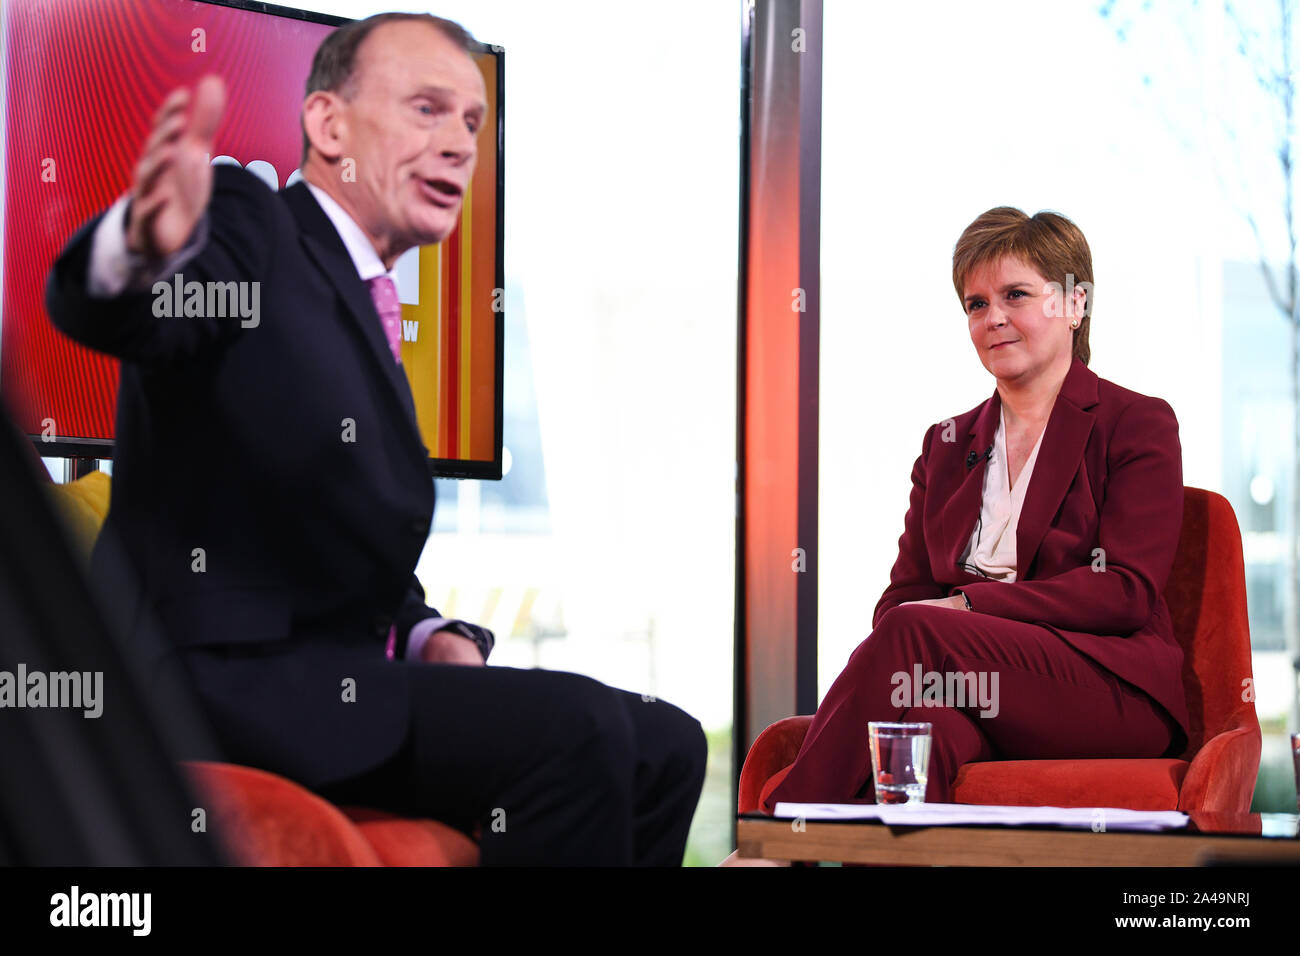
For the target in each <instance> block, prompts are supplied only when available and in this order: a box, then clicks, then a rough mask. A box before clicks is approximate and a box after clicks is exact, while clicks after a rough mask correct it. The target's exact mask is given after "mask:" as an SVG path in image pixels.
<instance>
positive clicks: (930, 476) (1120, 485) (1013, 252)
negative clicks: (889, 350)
mask: <svg viewBox="0 0 1300 956" xmlns="http://www.w3.org/2000/svg"><path fill="white" fill-rule="evenodd" d="M953 284H954V286H955V287H956V290H957V295H958V297H959V298H960V300H961V302H962V306H963V308H964V309H965V311H966V315H967V324H968V327H969V333H970V338H971V344H972V345H973V346H974V348H975V354H976V355H978V356H979V360H980V361H981V362H982V363H983V364H984V367H985V368H986V369H988V371H989V372H990V373H991V374H992V375H993V376H994V377H995V378H996V379H997V388H996V390H995V391H994V393H993V395H992V397H991V398H989V399H988V400H987V401H985V402H983V403H982V404H980V405H979V406H977V407H975V408H973V409H971V410H970V411H968V412H966V413H965V414H962V415H958V416H956V417H955V418H951V419H947V420H945V421H942V422H939V423H937V424H935V425H932V426H930V428H929V429H928V430H927V431H926V433H925V440H924V442H923V443H922V447H921V455H920V457H919V458H918V459H917V460H916V464H915V465H914V466H913V468H912V493H911V501H910V504H909V507H908V510H907V516H906V518H905V522H904V523H905V527H904V531H903V535H902V537H901V538H900V539H899V543H898V559H897V560H896V561H895V563H894V567H893V570H892V572H891V573H890V582H889V587H887V588H886V589H885V592H884V594H883V595H882V597H881V598H880V602H879V603H878V604H877V605H876V608H875V614H874V615H873V618H872V631H871V634H870V635H869V636H868V637H867V639H866V640H865V641H863V642H862V644H860V645H859V646H858V648H857V649H856V650H855V651H854V652H853V654H852V656H850V658H849V662H848V664H847V666H846V667H845V668H844V671H843V673H841V674H840V676H839V678H838V679H837V680H836V681H835V683H834V685H832V687H831V689H830V691H829V692H828V693H827V694H826V698H825V700H823V701H822V704H821V706H820V707H819V708H818V710H817V714H816V716H815V717H814V719H813V722H812V725H811V727H810V728H809V731H808V735H807V737H806V738H805V739H804V742H803V746H802V747H801V748H800V750H799V755H798V757H797V758H796V760H795V762H794V765H793V766H792V767H791V768H790V770H789V772H788V773H787V774H786V776H785V777H784V779H781V780H780V781H779V782H778V783H777V784H776V785H775V787H772V785H771V784H769V787H770V788H771V790H770V792H769V793H767V794H766V795H765V797H764V800H763V806H764V809H766V810H767V811H768V812H771V811H772V810H773V809H774V807H775V805H776V803H777V802H778V801H795V802H826V801H831V802H833V801H840V800H847V799H853V798H855V797H865V798H868V799H874V792H873V789H872V780H871V758H870V754H869V752H868V748H867V722H868V721H871V720H886V721H928V722H929V723H930V724H931V725H932V726H933V742H932V747H931V755H930V769H929V780H928V783H927V786H926V800H927V801H929V802H937V803H949V802H952V788H953V783H954V780H955V778H956V775H957V771H958V769H959V768H960V767H961V765H962V764H964V763H968V762H970V761H977V760H996V759H1009V760H1011V759H1033V758H1047V757H1054V758H1070V757H1078V758H1089V757H1159V756H1162V755H1166V754H1171V755H1172V754H1178V753H1180V752H1181V751H1182V750H1183V748H1184V747H1185V746H1186V736H1185V735H1186V733H1187V723H1188V721H1187V706H1186V702H1185V700H1184V697H1183V685H1182V679H1181V665H1182V651H1181V649H1180V648H1179V646H1178V644H1177V643H1176V641H1175V640H1174V636H1173V629H1172V626H1171V623H1170V618H1169V609H1168V608H1167V607H1166V605H1165V601H1164V598H1163V596H1162V593H1163V591H1164V587H1165V582H1166V580H1167V579H1168V576H1169V570H1170V567H1171V566H1172V564H1173V560H1174V552H1175V549H1176V548H1177V546H1178V538H1179V533H1180V529H1181V526H1182V517H1183V478H1182V451H1181V446H1180V444H1179V440H1178V421H1177V419H1176V418H1175V417H1174V413H1173V410H1172V409H1171V408H1170V407H1169V405H1168V403H1166V402H1165V401H1163V400H1162V399H1159V398H1152V397H1148V396H1146V395H1141V394H1138V393H1137V392H1133V391H1130V390H1128V389H1126V388H1122V387H1120V386H1119V385H1116V384H1114V383H1113V382H1108V381H1106V380H1105V379H1102V378H1098V377H1097V375H1096V374H1095V373H1093V372H1092V371H1090V370H1089V369H1088V359H1089V349H1088V330H1089V325H1090V322H1091V311H1092V310H1091V306H1092V255H1091V253H1090V251H1089V249H1088V244H1087V241H1086V240H1085V239H1084V237H1083V234H1082V233H1081V232H1080V231H1079V229H1078V227H1076V226H1075V225H1074V223H1072V222H1070V221H1069V220H1068V219H1065V218H1064V217H1062V216H1058V215H1056V214H1054V213H1050V212H1040V213H1038V214H1037V215H1035V216H1033V217H1029V216H1026V215H1025V214H1024V213H1023V212H1021V211H1020V210H1018V209H1011V208H1009V207H999V208H997V209H991V210H989V211H988V212H986V213H984V214H983V215H981V216H980V217H979V218H978V219H976V220H975V221H974V222H973V223H971V224H970V226H968V227H967V228H966V231H965V232H964V233H962V236H961V238H960V239H959V240H958V242H957V246H956V248H955V250H954V252H953ZM918 665H919V668H918ZM931 672H934V673H937V674H940V675H944V685H943V686H949V681H948V679H947V675H949V674H953V673H962V674H973V675H975V676H976V678H977V680H978V679H982V681H983V683H982V685H980V686H983V687H984V688H985V689H986V691H989V692H992V691H996V693H990V694H988V695H987V696H986V697H985V699H984V700H983V701H981V700H978V699H973V698H975V697H976V696H978V695H969V696H967V697H966V699H965V700H961V699H958V698H956V697H953V698H951V699H947V700H936V699H929V700H926V699H924V698H922V696H921V688H915V687H910V686H909V685H910V684H911V683H912V682H913V680H914V678H915V676H916V675H917V674H918V673H919V674H922V675H924V674H929V673H931ZM900 675H906V676H905V678H904V677H902V676H900ZM968 686H969V685H968ZM931 696H932V697H933V696H934V695H931Z"/></svg>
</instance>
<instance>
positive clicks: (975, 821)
mask: <svg viewBox="0 0 1300 956" xmlns="http://www.w3.org/2000/svg"><path fill="white" fill-rule="evenodd" d="M776 816H778V817H782V818H795V817H798V818H802V819H804V820H879V821H880V822H881V823H883V824H885V825H887V826H915V827H933V826H944V825H946V824H965V825H974V826H1006V827H1018V826H1058V827H1078V828H1080V829H1084V830H1096V831H1098V832H1101V831H1103V830H1176V829H1179V828H1180V827H1185V826H1186V825H1187V819H1188V818H1187V814H1185V813H1179V812H1178V811H1177V810H1121V809H1119V808H1118V807H1000V806H979V805H977V804H964V803H906V804H894V805H881V804H876V805H872V804H865V803H864V804H854V803H778V804H777V805H776Z"/></svg>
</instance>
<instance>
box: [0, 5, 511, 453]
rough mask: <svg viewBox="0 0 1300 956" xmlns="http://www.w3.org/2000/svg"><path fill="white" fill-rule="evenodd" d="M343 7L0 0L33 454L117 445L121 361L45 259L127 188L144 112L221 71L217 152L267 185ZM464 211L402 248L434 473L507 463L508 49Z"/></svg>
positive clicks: (7, 219)
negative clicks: (56, 296)
mask: <svg viewBox="0 0 1300 956" xmlns="http://www.w3.org/2000/svg"><path fill="white" fill-rule="evenodd" d="M345 22H347V21H346V20H344V19H342V18H339V17H330V16H325V15H321V14H315V13H308V12H304V11H299V10H293V9H289V8H287V7H276V6H272V5H270V4H262V3H258V4H256V5H255V6H254V5H253V4H247V5H246V4H244V3H243V0H58V2H50V0H5V2H4V4H3V8H2V9H0V31H2V36H0V112H2V114H3V122H2V123H0V180H2V182H3V186H2V188H0V391H3V394H4V397H5V398H6V400H7V401H8V402H9V407H10V409H11V410H12V413H13V415H14V416H15V418H16V420H17V424H18V426H19V428H20V429H22V431H23V432H25V433H26V434H27V435H28V436H29V437H31V438H32V440H33V441H38V442H41V444H40V446H39V449H40V452H41V454H42V455H44V456H46V457H51V456H59V455H63V456H85V457H94V458H112V456H113V451H112V442H113V423H114V406H115V399H116V395H117V381H118V363H117V360H116V359H113V358H111V357H109V356H106V355H102V354H100V353H97V352H92V351H90V350H88V349H85V348H83V347H82V346H80V345H78V344H77V343H75V342H73V341H72V340H70V339H68V338H66V337H65V336H63V335H62V334H61V333H60V332H59V331H58V330H57V329H56V328H55V327H54V326H53V324H52V323H51V322H50V320H49V317H48V316H47V315H46V313H45V307H44V289H45V279H46V276H47V275H48V272H49V268H50V265H51V264H52V263H53V261H54V259H55V257H56V256H57V255H58V253H59V251H60V250H61V249H62V247H63V245H64V243H65V242H66V241H67V240H68V238H69V237H70V236H71V235H72V233H73V232H74V231H75V230H76V229H77V228H78V226H80V225H81V223H83V222H84V221H85V220H86V219H88V218H89V217H91V216H92V215H94V214H95V213H97V212H99V211H100V210H102V209H104V208H106V207H107V206H109V205H110V204H111V203H112V202H113V201H114V200H115V199H117V197H118V196H120V195H121V194H122V193H123V192H125V191H126V190H128V189H129V188H130V184H131V177H132V174H133V171H134V167H135V162H136V159H137V158H138V155H139V152H140V150H141V148H142V147H143V144H144V141H145V138H146V136H147V133H148V131H149V129H150V126H151V123H152V119H153V115H154V112H155V111H156V110H157V108H158V106H159V104H160V103H161V102H162V101H163V99H164V98H165V97H166V95H167V94H168V93H169V92H170V91H171V90H173V89H175V88H176V87H177V86H182V85H185V86H190V87H192V86H193V84H194V83H195V82H196V81H197V80H198V79H199V77H201V76H202V75H204V74H206V73H217V74H219V75H220V76H221V77H222V78H223V79H224V81H225V83H226V91H227V104H226V110H225V113H224V114H223V116H222V120H221V125H220V127H219V129H218V132H217V138H216V142H215V144H214V147H213V149H214V152H215V153H216V154H217V155H215V156H213V157H212V161H213V162H236V163H238V164H240V165H241V166H243V167H244V168H246V169H248V170H250V171H252V172H255V173H256V174H258V175H259V176H261V177H262V178H263V179H264V180H265V181H266V183H267V184H268V185H270V186H272V187H273V188H275V189H284V188H286V187H288V186H290V185H292V184H293V183H294V182H296V181H297V180H298V179H299V178H301V176H300V173H299V171H298V164H299V160H300V158H301V154H302V131H301V126H300V122H299V115H300V112H301V108H302V101H303V98H304V95H305V88H306V80H307V74H308V72H309V70H310V66H311V60H312V56H313V54H314V53H315V52H316V48H317V46H318V45H319V44H320V42H321V40H322V39H323V38H324V37H325V36H326V35H327V34H328V33H329V32H330V31H331V30H332V29H334V28H335V27H336V26H337V25H338V24H340V23H345ZM477 60H478V65H479V68H480V69H481V70H482V72H483V79H484V82H485V85H486V88H487V95H488V111H489V113H488V116H487V118H486V122H485V129H484V131H483V133H482V134H481V136H480V139H479V159H478V165H477V168H476V170H475V173H474V178H473V180H472V182H471V184H470V188H469V189H468V190H467V192H466V194H465V198H464V205H463V209H462V215H461V221H460V224H459V225H458V226H457V228H456V230H455V231H454V232H453V233H452V234H451V235H450V236H449V237H448V238H447V239H446V240H445V241H444V242H442V243H440V244H438V245H436V246H426V247H423V248H420V249H412V250H410V251H409V252H408V253H407V254H406V255H405V256H403V257H402V259H400V260H399V261H398V265H397V275H398V294H399V297H400V298H401V302H402V346H401V348H402V364H403V365H404V366H405V368H406V374H407V379H408V381H409V382H410V385H411V393H412V395H413V396H414V399H415V408H416V417H417V420H418V421H419V424H420V429H421V433H422V436H423V439H424V443H425V445H426V446H427V447H428V449H429V455H430V461H429V465H430V472H431V473H432V474H434V475H438V476H442V477H454V478H489V479H499V478H500V477H501V441H502V434H501V432H502V426H501V423H502V408H501V400H502V381H501V378H502V358H503V355H502V348H503V342H502V338H503V329H504V319H503V313H502V311H501V310H502V303H501V292H500V291H498V290H501V289H502V288H503V286H504V268H503V263H502V191H503V156H502V146H503V131H504V117H503V112H502V107H503V86H502V81H503V77H504V54H503V52H502V51H501V50H500V48H499V47H490V48H488V49H487V50H486V51H485V52H483V53H481V54H479V55H478V56H477Z"/></svg>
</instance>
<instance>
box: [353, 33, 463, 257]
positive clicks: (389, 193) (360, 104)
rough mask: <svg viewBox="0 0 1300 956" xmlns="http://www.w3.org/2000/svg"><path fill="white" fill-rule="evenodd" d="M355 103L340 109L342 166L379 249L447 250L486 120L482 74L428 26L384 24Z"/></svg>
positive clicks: (360, 68)
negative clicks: (351, 168)
mask: <svg viewBox="0 0 1300 956" xmlns="http://www.w3.org/2000/svg"><path fill="white" fill-rule="evenodd" d="M353 77H354V81H355V82H356V90H355V95H354V96H353V98H352V100H351V101H350V102H343V103H342V104H341V108H340V113H339V118H340V120H341V123H340V124H339V126H338V134H339V140H340V145H341V146H342V158H343V159H344V160H346V159H348V158H351V159H354V160H355V161H356V166H355V173H356V181H355V182H349V181H348V180H347V178H346V166H345V167H344V168H343V170H342V171H343V172H344V174H345V178H344V179H343V181H342V182H341V183H340V184H339V191H340V192H341V193H342V198H343V200H344V201H345V206H346V207H347V208H348V209H349V211H350V212H351V213H352V215H353V217H354V218H355V219H357V221H358V223H359V224H360V225H361V227H362V228H363V229H364V230H365V231H366V232H367V233H369V234H370V236H371V237H372V239H374V240H375V241H376V242H377V244H379V245H380V246H381V247H382V248H383V249H386V250H388V251H395V252H397V253H400V252H402V251H405V250H406V249H409V248H411V247H413V246H423V245H428V244H430V243H435V242H441V241H442V240H443V239H445V238H446V237H447V236H448V235H449V234H450V233H451V231H452V229H453V228H454V227H455V225H456V219H457V217H458V216H459V215H460V207H461V202H462V200H463V199H464V195H465V190H466V189H467V188H468V187H469V181H470V177H471V176H472V175H473V173H474V164H475V162H476V161H477V158H478V148H477V134H478V131H479V129H480V128H481V127H482V125H483V120H484V117H485V116H486V114H487V94H486V90H485V88H484V85H483V77H482V74H480V73H479V70H478V67H477V66H476V65H475V64H474V61H473V60H472V59H471V58H470V56H469V55H468V54H466V53H465V52H464V51H463V50H461V49H460V48H459V47H457V46H456V45H455V44H454V43H452V42H451V41H450V40H448V39H447V38H446V37H444V36H443V35H442V34H441V33H440V32H439V31H438V30H437V29H435V28H433V27H430V26H427V25H425V24H422V23H413V22H409V21H407V22H397V23H385V24H383V25H382V26H379V27H376V28H375V29H374V30H373V31H372V32H371V33H370V34H369V35H368V36H367V37H366V38H365V40H364V41H362V43H361V46H360V48H359V49H358V50H357V62H356V68H355V71H354V74H353Z"/></svg>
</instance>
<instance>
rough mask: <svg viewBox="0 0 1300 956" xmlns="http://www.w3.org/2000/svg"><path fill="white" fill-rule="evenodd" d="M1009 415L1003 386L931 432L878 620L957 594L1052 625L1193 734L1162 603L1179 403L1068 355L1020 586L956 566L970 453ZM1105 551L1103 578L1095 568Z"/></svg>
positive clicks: (1038, 469)
mask: <svg viewBox="0 0 1300 956" xmlns="http://www.w3.org/2000/svg"><path fill="white" fill-rule="evenodd" d="M1001 407H1002V401H1001V397H1000V396H999V394H998V392H997V390H996V389H995V390H994V392H993V396H992V398H990V399H989V400H987V401H985V402H984V403H982V404H981V405H979V406H978V407H976V408H973V409H971V410H970V411H968V412H966V413H965V414H962V415H959V416H957V417H956V418H954V419H949V420H947V421H945V422H939V423H938V424H935V425H931V426H930V428H929V429H928V430H927V431H926V433H925V441H924V443H923V445H922V449H921V455H920V457H919V458H917V460H916V464H915V465H913V467H912V494H911V502H910V505H909V507H908V511H907V517H906V518H905V519H904V525H905V527H904V531H903V535H902V537H901V538H900V539H899V542H898V560H897V561H896V562H895V563H894V568H893V570H892V571H891V572H890V583H889V587H887V588H886V589H885V593H884V594H883V595H882V596H881V598H880V602H879V603H878V604H877V605H876V609H875V614H874V615H873V618H872V626H873V627H874V626H875V624H877V623H879V621H880V618H881V616H882V615H883V614H884V613H885V612H886V611H888V610H889V609H890V608H892V607H896V606H897V605H899V604H902V603H904V602H905V601H918V600H925V599H929V598H938V597H945V596H947V595H950V594H951V593H953V592H954V591H955V590H960V591H962V592H964V593H965V594H966V595H967V596H968V597H969V598H970V602H971V606H972V609H973V611H974V613H977V614H989V615H992V616H994V617H1001V618H1007V619H1009V620H1013V621H1027V622H1029V623H1032V624H1041V625H1043V626H1045V627H1047V628H1050V629H1051V630H1052V631H1054V632H1055V633H1057V634H1059V635H1060V636H1061V638H1062V639H1064V640H1065V641H1066V642H1068V643H1069V644H1070V645H1071V646H1073V647H1074V648H1076V649H1077V650H1079V651H1081V652H1082V653H1084V654H1086V655H1087V656H1088V657H1090V658H1092V659H1093V660H1094V661H1096V662H1097V663H1098V664H1100V665H1102V666H1103V667H1105V668H1106V669H1107V670H1109V671H1110V672H1111V673H1113V674H1115V675H1116V676H1117V677H1120V678H1122V679H1123V680H1125V681H1127V682H1128V683H1130V684H1133V685H1135V686H1137V687H1139V688H1140V689H1142V690H1143V691H1146V693H1148V694H1149V695H1151V697H1153V698H1154V699H1155V700H1156V701H1157V702H1159V703H1160V704H1161V705H1162V706H1163V707H1164V708H1165V709H1166V710H1168V711H1169V713H1170V715H1171V716H1172V717H1173V718H1174V719H1175V720H1176V721H1177V722H1178V723H1179V725H1180V726H1181V727H1182V728H1183V731H1184V733H1186V731H1187V729H1188V718H1187V704H1186V700H1185V698H1184V691H1183V683H1182V659H1183V654H1182V650H1181V648H1180V647H1179V645H1178V643H1177V641H1176V640H1175V638H1174V634H1173V627H1172V624H1171V621H1170V617H1169V609H1168V607H1167V606H1166V605H1165V600H1164V596H1163V592H1164V588H1165V584H1166V582H1167V581H1168V578H1169V571H1170V568H1171V567H1172V566H1173V561H1174V553H1175V551H1176V550H1177V547H1178V539H1179V535H1180V533H1181V530H1182V521H1183V466H1182V446H1181V444H1180V443H1179V440H1178V420H1177V419H1176V418H1175V417H1174V412H1173V409H1171V408H1170V407H1169V404H1168V403H1167V402H1165V401H1163V400H1162V399H1159V398H1151V397H1148V396H1146V395H1140V394H1138V393H1137V392H1133V391H1130V390H1129V389H1126V388H1121V387H1120V386H1118V385H1116V384H1115V383H1113V382H1108V381H1106V380H1105V379H1103V378H1098V377H1097V375H1096V373H1094V372H1092V371H1091V370H1090V369H1089V368H1088V367H1087V366H1086V365H1084V364H1083V362H1082V361H1080V360H1079V359H1077V358H1076V359H1074V361H1073V364H1072V365H1071V366H1070V371H1069V373H1068V374H1067V375H1066V378H1065V381H1064V383H1063V384H1062V386H1061V390H1060V392H1059V393H1058V394H1057V397H1056V404H1055V405H1054V406H1053V408H1052V414H1051V417H1050V418H1049V419H1048V422H1047V430H1046V432H1045V433H1044V435H1043V440H1042V444H1041V446H1040V447H1039V450H1038V458H1037V460H1036V461H1035V463H1034V471H1033V474H1032V476H1031V477H1030V480H1029V487H1028V490H1027V491H1026V492H1025V500H1024V504H1023V507H1022V510H1021V514H1020V521H1019V524H1018V525H1017V531H1016V580H1015V581H1013V582H1005V581H996V580H989V579H983V578H981V577H980V576H979V575H977V574H972V573H970V572H968V571H965V570H963V569H962V568H961V567H959V559H960V557H961V555H962V552H963V551H964V550H965V548H966V545H967V543H968V542H969V541H970V537H971V534H972V533H973V532H974V530H975V523H976V521H977V520H978V519H979V514H980V504H981V501H982V496H983V486H984V473H985V471H986V469H987V459H983V460H981V461H979V462H978V463H977V464H975V466H974V467H968V466H967V464H966V462H967V458H968V456H969V455H970V453H971V452H975V453H976V454H978V455H982V454H983V453H984V451H985V450H986V449H987V448H988V447H989V446H990V445H992V444H993V438H994V435H995V434H996V433H997V428H998V419H999V414H1000V412H1001ZM1097 548H1101V549H1103V551H1102V552H1097V553H1095V549H1097ZM1103 556H1104V559H1105V565H1104V566H1105V570H1104V571H1101V570H1095V569H1094V564H1096V566H1097V567H1100V562H1099V560H1098V559H1099V558H1101V557H1103ZM1175 743H1177V742H1175ZM1174 749H1177V750H1178V751H1181V749H1182V746H1178V747H1177V748H1171V751H1172V750H1174Z"/></svg>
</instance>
